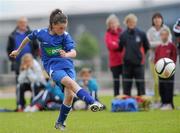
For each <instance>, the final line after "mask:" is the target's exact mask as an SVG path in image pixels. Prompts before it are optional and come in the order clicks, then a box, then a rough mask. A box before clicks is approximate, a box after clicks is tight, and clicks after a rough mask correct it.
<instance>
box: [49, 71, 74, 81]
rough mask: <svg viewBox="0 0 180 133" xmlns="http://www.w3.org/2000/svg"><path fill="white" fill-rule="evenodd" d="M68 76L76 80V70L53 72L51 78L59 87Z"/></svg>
mask: <svg viewBox="0 0 180 133" xmlns="http://www.w3.org/2000/svg"><path fill="white" fill-rule="evenodd" d="M66 76H69V77H70V78H71V79H73V80H75V78H76V73H75V70H74V69H69V68H66V69H62V70H56V71H53V72H52V74H51V78H52V79H53V80H54V81H55V82H56V84H57V85H61V80H62V79H63V78H64V77H66Z"/></svg>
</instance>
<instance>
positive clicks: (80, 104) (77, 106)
mask: <svg viewBox="0 0 180 133" xmlns="http://www.w3.org/2000/svg"><path fill="white" fill-rule="evenodd" d="M73 108H74V110H85V109H86V108H87V106H86V103H85V102H84V101H82V100H77V101H76V102H75V103H74V104H73Z"/></svg>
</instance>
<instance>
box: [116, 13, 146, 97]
mask: <svg viewBox="0 0 180 133" xmlns="http://www.w3.org/2000/svg"><path fill="white" fill-rule="evenodd" d="M124 24H126V26H127V29H126V30H125V31H124V32H123V33H122V35H121V37H120V42H119V47H120V50H122V49H123V48H125V53H124V59H123V92H124V94H125V95H128V96H131V88H132V80H133V78H135V81H136V86H137V90H138V93H137V94H138V96H141V95H145V83H144V63H145V53H146V52H147V51H148V49H149V43H148V40H147V37H146V34H145V33H144V32H143V31H141V30H139V29H138V28H136V24H137V17H136V16H135V15H134V14H129V15H127V16H126V17H125V19H124Z"/></svg>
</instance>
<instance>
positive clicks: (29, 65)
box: [16, 54, 45, 111]
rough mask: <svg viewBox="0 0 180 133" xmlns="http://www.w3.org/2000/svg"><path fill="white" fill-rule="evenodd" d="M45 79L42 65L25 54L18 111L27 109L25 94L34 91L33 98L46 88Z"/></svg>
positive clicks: (22, 60)
mask: <svg viewBox="0 0 180 133" xmlns="http://www.w3.org/2000/svg"><path fill="white" fill-rule="evenodd" d="M44 84H45V78H44V75H43V72H42V69H41V66H40V64H39V63H38V62H37V61H36V60H35V59H33V57H32V55H31V54H25V55H24V56H23V57H22V59H21V65H20V74H19V76H18V84H17V90H16V93H17V109H18V110H17V111H23V109H24V107H25V99H24V93H25V91H27V90H30V91H32V98H33V97H35V96H36V95H37V94H38V92H39V90H40V89H42V88H43V87H44Z"/></svg>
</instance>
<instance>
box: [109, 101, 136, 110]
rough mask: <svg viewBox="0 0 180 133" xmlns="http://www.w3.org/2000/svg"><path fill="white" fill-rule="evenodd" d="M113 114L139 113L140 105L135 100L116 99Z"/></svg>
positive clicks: (113, 104) (113, 102) (113, 103)
mask: <svg viewBox="0 0 180 133" xmlns="http://www.w3.org/2000/svg"><path fill="white" fill-rule="evenodd" d="M111 107H112V108H111V111H112V112H137V111H138V103H137V101H136V100H135V99H134V98H127V99H114V100H112V104H111Z"/></svg>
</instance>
